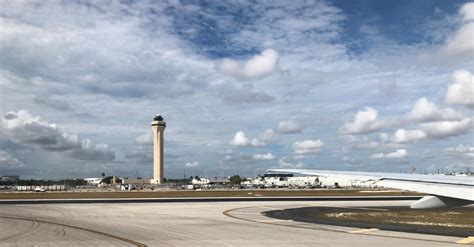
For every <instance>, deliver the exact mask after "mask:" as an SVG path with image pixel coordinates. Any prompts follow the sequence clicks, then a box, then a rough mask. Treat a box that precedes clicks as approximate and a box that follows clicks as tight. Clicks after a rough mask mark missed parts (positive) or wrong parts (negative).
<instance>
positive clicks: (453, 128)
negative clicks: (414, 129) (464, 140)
mask: <svg viewBox="0 0 474 247" xmlns="http://www.w3.org/2000/svg"><path fill="white" fill-rule="evenodd" d="M471 122H472V121H471V119H469V118H466V119H463V120H460V121H441V122H433V123H423V124H420V127H421V130H423V131H424V132H425V133H426V134H427V135H428V136H429V137H430V138H435V139H436V138H444V137H449V136H457V135H462V134H465V133H467V132H469V131H470V130H471V129H472V123H471Z"/></svg>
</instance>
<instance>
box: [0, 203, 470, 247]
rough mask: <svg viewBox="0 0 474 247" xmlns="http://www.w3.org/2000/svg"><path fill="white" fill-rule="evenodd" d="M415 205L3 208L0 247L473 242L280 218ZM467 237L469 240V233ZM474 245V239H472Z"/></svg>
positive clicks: (23, 205) (103, 205) (420, 244)
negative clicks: (283, 212)
mask: <svg viewBox="0 0 474 247" xmlns="http://www.w3.org/2000/svg"><path fill="white" fill-rule="evenodd" d="M412 202H413V201H407V200H404V201H394V200H391V201H293V202H292V201H275V202H272V201H246V202H237V201H229V202H177V203H176V202H169V203H95V204H36V205H35V204H18V205H16V204H3V205H0V246H269V245H278V246H315V245H318V246H351V247H352V246H459V244H456V242H460V241H461V242H460V243H465V244H473V242H470V241H471V239H470V238H465V239H463V238H459V237H446V236H436V235H423V234H414V233H401V232H389V231H381V230H377V229H361V228H351V227H340V226H329V225H319V224H312V223H304V222H296V221H291V220H278V219H273V218H268V217H266V216H264V215H262V212H265V211H270V210H278V209H287V208H295V207H315V206H335V207H372V206H408V205H409V204H410V203H412ZM466 237H468V236H466ZM473 240H474V239H473Z"/></svg>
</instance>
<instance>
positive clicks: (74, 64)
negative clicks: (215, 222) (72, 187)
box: [0, 0, 474, 179]
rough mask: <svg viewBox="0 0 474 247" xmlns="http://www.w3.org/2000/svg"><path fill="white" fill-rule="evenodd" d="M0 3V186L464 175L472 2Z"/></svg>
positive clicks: (473, 101)
mask: <svg viewBox="0 0 474 247" xmlns="http://www.w3.org/2000/svg"><path fill="white" fill-rule="evenodd" d="M0 2H1V4H0V6H2V7H1V8H0V115H1V123H0V175H2V174H3V175H6V174H18V175H20V176H21V177H22V178H37V179H40V178H41V179H59V178H83V177H98V176H100V174H101V173H102V172H104V173H106V174H107V175H117V176H126V177H135V176H140V177H150V176H151V175H152V135H151V134H152V132H151V127H150V123H151V121H152V120H153V117H154V116H155V115H156V114H161V115H162V116H163V117H164V119H165V121H166V122H167V127H166V130H165V177H167V178H180V177H183V176H186V177H189V176H191V175H198V176H201V177H203V176H207V177H214V176H218V177H224V176H229V175H234V174H240V175H242V176H248V177H249V176H256V175H257V174H263V173H265V170H266V169H270V168H306V169H328V170H353V171H377V172H412V171H414V170H415V172H426V171H431V172H437V171H466V170H468V169H471V170H474V134H473V130H474V115H473V113H474V75H473V73H474V35H473V34H474V2H469V1H451V0H449V1H448V0H443V1H426V0H420V1H398V0H397V1H391V0H390V1H377V0H360V1H342V0H336V1H302V0H298V1H179V0H174V1H145V0H143V1H139V0H137V1H44V0H41V1H34V0H31V1H8V0H4V1H3V0H1V1H0Z"/></svg>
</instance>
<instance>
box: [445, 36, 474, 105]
mask: <svg viewBox="0 0 474 247" xmlns="http://www.w3.org/2000/svg"><path fill="white" fill-rule="evenodd" d="M472 33H474V30H473V32H472ZM472 33H471V38H472ZM471 41H472V42H471V43H472V44H474V40H471ZM445 101H446V102H447V103H450V104H461V105H465V106H467V107H470V108H474V75H473V74H472V73H471V72H469V71H467V70H464V69H461V70H456V71H455V72H454V74H453V84H451V85H449V87H448V91H447V92H446V97H445Z"/></svg>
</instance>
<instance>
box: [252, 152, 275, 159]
mask: <svg viewBox="0 0 474 247" xmlns="http://www.w3.org/2000/svg"><path fill="white" fill-rule="evenodd" d="M252 158H253V159H254V160H274V159H275V155H273V154H272V153H267V154H254V155H253V156H252Z"/></svg>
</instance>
